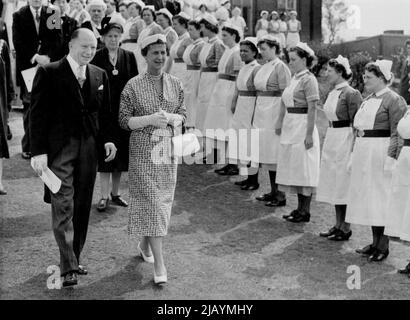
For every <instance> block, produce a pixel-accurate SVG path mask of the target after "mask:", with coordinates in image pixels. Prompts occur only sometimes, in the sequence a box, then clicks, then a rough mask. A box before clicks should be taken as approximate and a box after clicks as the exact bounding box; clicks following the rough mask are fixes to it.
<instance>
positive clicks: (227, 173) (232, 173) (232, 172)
mask: <svg viewBox="0 0 410 320" xmlns="http://www.w3.org/2000/svg"><path fill="white" fill-rule="evenodd" d="M219 174H220V175H221V176H237V175H238V174H239V169H238V167H237V166H230V167H229V168H228V169H226V170H225V171H223V172H221V173H219Z"/></svg>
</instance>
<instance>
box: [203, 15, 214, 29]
mask: <svg viewBox="0 0 410 320" xmlns="http://www.w3.org/2000/svg"><path fill="white" fill-rule="evenodd" d="M202 19H204V20H205V21H207V22H209V23H210V24H212V25H213V26H216V27H217V26H218V20H216V18H215V17H214V16H213V15H212V14H209V13H207V14H205V15H204V16H203V17H202ZM202 19H201V20H202Z"/></svg>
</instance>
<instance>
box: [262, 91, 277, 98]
mask: <svg viewBox="0 0 410 320" xmlns="http://www.w3.org/2000/svg"><path fill="white" fill-rule="evenodd" d="M256 95H257V96H258V97H281V96H282V92H280V91H256Z"/></svg>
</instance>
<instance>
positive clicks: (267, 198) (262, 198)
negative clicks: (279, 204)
mask: <svg viewBox="0 0 410 320" xmlns="http://www.w3.org/2000/svg"><path fill="white" fill-rule="evenodd" d="M273 199H275V196H274V195H273V194H272V193H265V194H264V195H262V196H258V197H256V200H258V201H272V200H273Z"/></svg>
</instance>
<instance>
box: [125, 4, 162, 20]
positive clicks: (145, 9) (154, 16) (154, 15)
mask: <svg viewBox="0 0 410 320" xmlns="http://www.w3.org/2000/svg"><path fill="white" fill-rule="evenodd" d="M131 3H132V2H131ZM144 11H149V12H151V14H152V17H153V18H154V21H155V20H157V15H156V14H155V11H154V10H152V9H151V8H147V7H145V8H144V9H142V11H141V16H142V15H143V14H144Z"/></svg>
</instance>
